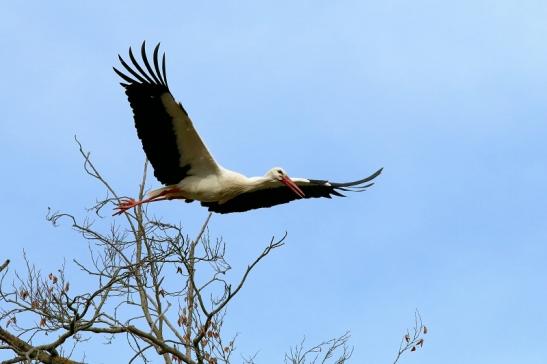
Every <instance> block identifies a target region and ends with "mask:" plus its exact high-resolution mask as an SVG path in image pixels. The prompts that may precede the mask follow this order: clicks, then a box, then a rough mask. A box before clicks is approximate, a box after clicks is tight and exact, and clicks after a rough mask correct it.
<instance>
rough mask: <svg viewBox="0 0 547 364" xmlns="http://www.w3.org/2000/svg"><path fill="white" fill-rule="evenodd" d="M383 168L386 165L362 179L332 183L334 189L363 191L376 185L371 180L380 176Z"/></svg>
mask: <svg viewBox="0 0 547 364" xmlns="http://www.w3.org/2000/svg"><path fill="white" fill-rule="evenodd" d="M383 170H384V167H382V168H380V169H378V170H377V171H376V172H374V173H373V174H371V175H370V176H368V177H365V178H363V179H360V180H358V181H353V182H346V183H331V186H332V187H333V189H338V190H341V191H346V192H362V191H365V190H366V189H367V188H369V187H371V186H373V185H374V182H371V181H372V180H373V179H375V178H376V177H378V176H379V175H380V174H382V171H383ZM367 182H370V183H367Z"/></svg>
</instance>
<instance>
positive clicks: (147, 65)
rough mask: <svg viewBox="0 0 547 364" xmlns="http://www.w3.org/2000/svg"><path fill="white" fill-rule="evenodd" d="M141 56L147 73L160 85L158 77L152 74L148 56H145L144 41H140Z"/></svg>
mask: <svg viewBox="0 0 547 364" xmlns="http://www.w3.org/2000/svg"><path fill="white" fill-rule="evenodd" d="M141 56H142V60H143V61H144V65H145V66H146V69H147V70H148V73H149V74H150V76H151V77H152V78H153V79H154V81H156V82H155V83H156V84H158V85H161V82H160V80H158V78H157V77H156V75H155V74H154V71H153V70H152V67H151V66H150V63H149V62H148V57H147V56H146V44H145V42H142V46H141Z"/></svg>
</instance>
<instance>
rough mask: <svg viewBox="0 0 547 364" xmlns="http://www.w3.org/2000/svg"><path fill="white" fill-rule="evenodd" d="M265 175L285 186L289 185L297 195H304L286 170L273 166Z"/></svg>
mask: <svg viewBox="0 0 547 364" xmlns="http://www.w3.org/2000/svg"><path fill="white" fill-rule="evenodd" d="M266 177H268V178H271V179H272V180H273V181H279V182H281V183H283V184H284V185H285V186H287V187H289V188H290V189H291V191H293V192H294V193H295V194H296V195H297V196H299V197H304V196H305V195H304V191H302V190H301V189H300V187H298V185H297V184H296V183H294V182H293V181H292V180H291V179H290V178H289V175H288V174H287V172H285V170H284V169H283V168H281V167H274V168H272V169H270V170H269V171H268V172H267V173H266Z"/></svg>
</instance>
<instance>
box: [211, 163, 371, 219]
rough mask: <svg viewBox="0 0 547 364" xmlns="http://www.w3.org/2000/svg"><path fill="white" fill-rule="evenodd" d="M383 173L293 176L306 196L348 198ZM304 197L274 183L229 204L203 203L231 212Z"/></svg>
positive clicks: (212, 208)
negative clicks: (342, 179)
mask: <svg viewBox="0 0 547 364" xmlns="http://www.w3.org/2000/svg"><path fill="white" fill-rule="evenodd" d="M380 173H382V169H379V170H377V171H376V172H374V173H373V174H371V175H370V176H368V177H366V178H363V179H361V180H359V181H354V182H347V183H336V182H329V181H322V180H313V179H303V178H302V179H300V178H297V179H293V181H294V182H295V183H296V184H297V185H298V187H300V189H301V190H302V191H304V194H305V197H303V198H319V197H326V198H331V196H341V197H344V195H343V194H342V192H361V191H364V190H365V189H366V188H368V187H370V186H372V185H373V184H374V183H373V182H371V181H372V180H373V179H374V178H376V177H378V175H380ZM297 199H300V197H298V196H297V195H296V194H295V193H294V192H293V191H291V190H290V189H289V188H288V187H287V186H285V185H282V184H276V185H273V186H272V187H271V188H263V189H259V190H254V191H251V192H246V193H242V194H240V195H238V196H236V197H234V198H232V199H231V200H228V201H226V202H225V203H222V204H221V203H218V202H202V203H201V205H202V206H205V207H208V208H209V211H213V212H218V213H220V214H227V213H230V212H243V211H247V210H253V209H259V208H263V207H272V206H275V205H280V204H284V203H287V202H290V201H293V200H297Z"/></svg>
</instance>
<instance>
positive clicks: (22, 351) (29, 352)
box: [0, 327, 80, 364]
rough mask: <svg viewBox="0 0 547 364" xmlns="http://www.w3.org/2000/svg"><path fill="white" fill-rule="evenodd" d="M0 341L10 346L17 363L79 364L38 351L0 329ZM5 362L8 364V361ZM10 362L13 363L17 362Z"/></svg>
mask: <svg viewBox="0 0 547 364" xmlns="http://www.w3.org/2000/svg"><path fill="white" fill-rule="evenodd" d="M0 340H2V341H4V342H5V343H7V344H8V345H9V346H10V348H11V350H13V351H15V353H16V354H17V355H18V357H17V358H14V360H15V359H17V360H18V361H22V360H29V359H34V360H38V361H39V362H41V363H45V364H80V363H79V362H76V361H73V360H70V359H67V358H63V357H61V356H58V355H54V354H52V353H48V352H46V351H45V350H40V349H38V348H37V347H34V346H32V345H30V344H28V343H27V342H25V341H23V340H21V339H20V338H18V337H17V336H14V335H12V334H10V333H9V332H8V331H6V330H4V329H3V328H1V327H0ZM7 362H8V363H9V362H10V361H7ZM12 362H14V363H15V362H17V361H12ZM4 363H6V362H4Z"/></svg>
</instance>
